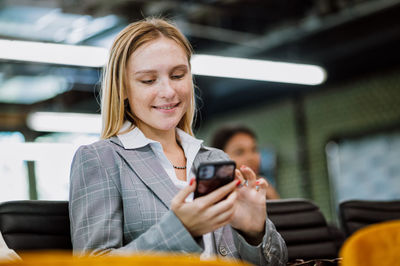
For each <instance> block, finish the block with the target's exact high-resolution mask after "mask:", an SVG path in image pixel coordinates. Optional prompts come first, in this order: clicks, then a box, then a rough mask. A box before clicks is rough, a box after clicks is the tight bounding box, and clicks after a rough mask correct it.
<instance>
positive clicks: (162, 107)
mask: <svg viewBox="0 0 400 266" xmlns="http://www.w3.org/2000/svg"><path fill="white" fill-rule="evenodd" d="M178 105H179V103H174V104H163V105H158V106H153V108H156V109H160V110H171V109H174V108H175V107H177V106H178Z"/></svg>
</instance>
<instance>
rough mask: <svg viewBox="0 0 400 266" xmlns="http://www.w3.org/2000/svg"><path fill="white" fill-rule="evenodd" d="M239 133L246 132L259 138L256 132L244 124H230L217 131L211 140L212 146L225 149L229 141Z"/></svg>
mask: <svg viewBox="0 0 400 266" xmlns="http://www.w3.org/2000/svg"><path fill="white" fill-rule="evenodd" d="M238 133H244V134H247V135H249V136H251V137H252V138H254V139H257V136H256V134H255V133H254V132H253V131H252V130H251V129H249V128H248V127H246V126H242V125H229V126H224V127H221V128H220V129H218V130H217V131H216V132H215V134H214V136H213V139H212V140H211V146H212V147H214V148H217V149H220V150H225V146H226V144H227V143H228V141H229V140H230V139H231V138H232V137H233V136H235V135H236V134H238Z"/></svg>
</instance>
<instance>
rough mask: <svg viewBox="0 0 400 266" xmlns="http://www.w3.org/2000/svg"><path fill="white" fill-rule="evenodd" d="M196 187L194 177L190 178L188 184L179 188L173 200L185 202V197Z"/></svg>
mask: <svg viewBox="0 0 400 266" xmlns="http://www.w3.org/2000/svg"><path fill="white" fill-rule="evenodd" d="M195 188H196V178H194V177H193V178H192V179H190V182H189V185H188V186H186V187H184V188H183V189H181V190H180V191H179V192H178V194H176V196H175V197H174V200H175V201H176V202H179V203H183V202H185V199H186V198H187V197H188V196H189V195H190V193H192V192H194V190H195Z"/></svg>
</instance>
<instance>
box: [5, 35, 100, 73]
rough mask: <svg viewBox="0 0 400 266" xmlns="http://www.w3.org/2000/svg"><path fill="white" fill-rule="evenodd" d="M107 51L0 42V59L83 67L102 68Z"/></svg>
mask: <svg viewBox="0 0 400 266" xmlns="http://www.w3.org/2000/svg"><path fill="white" fill-rule="evenodd" d="M107 55H108V51H107V49H105V48H103V47H95V46H80V45H67V44H55V43H43V42H27V41H11V40H0V59H6V60H16V61H29V62H38V63H48V64H59V65H72V66H84V67H102V66H104V64H105V63H106V62H107Z"/></svg>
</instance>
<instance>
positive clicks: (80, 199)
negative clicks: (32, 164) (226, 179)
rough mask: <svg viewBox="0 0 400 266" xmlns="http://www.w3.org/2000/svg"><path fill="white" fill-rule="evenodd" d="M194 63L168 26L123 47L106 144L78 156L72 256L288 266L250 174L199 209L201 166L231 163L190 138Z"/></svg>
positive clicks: (130, 35) (114, 63) (108, 96)
mask: <svg viewBox="0 0 400 266" xmlns="http://www.w3.org/2000/svg"><path fill="white" fill-rule="evenodd" d="M191 54H192V50H191V46H190V44H189V43H188V41H187V40H186V39H185V37H184V36H183V35H182V33H181V32H180V31H179V30H178V29H177V28H176V27H175V26H173V25H172V24H170V23H169V22H167V21H165V20H162V19H146V20H143V21H139V22H136V23H132V24H130V25H128V26H127V27H126V28H125V29H123V30H122V31H121V32H120V34H119V35H118V36H117V37H116V39H115V41H114V44H113V46H112V48H111V53H110V58H109V62H108V65H107V67H106V70H105V75H104V80H103V88H102V90H103V91H102V94H103V95H102V118H103V129H102V134H101V136H102V140H100V141H98V142H96V143H93V144H91V145H87V146H82V147H80V148H79V149H78V151H77V152H76V154H75V157H74V160H73V163H72V168H71V183H70V201H69V202H70V206H69V207H70V219H71V234H72V243H73V248H74V252H75V254H82V253H84V252H89V253H91V254H93V255H105V254H122V253H131V252H140V251H162V252H180V253H198V254H201V256H202V257H210V256H213V255H216V254H219V255H221V256H229V257H234V258H238V259H243V260H246V261H249V262H251V263H254V264H257V265H285V263H286V260H287V250H286V246H285V243H284V241H283V240H282V238H281V236H280V235H279V233H277V231H276V230H275V227H274V225H273V224H272V223H271V221H270V220H268V218H267V217H266V204H265V193H266V187H267V184H266V183H265V182H264V181H261V182H258V183H257V181H256V175H255V174H254V172H253V171H252V170H251V169H250V168H247V167H243V168H241V169H240V170H237V171H236V179H235V180H234V181H233V182H231V183H229V184H228V185H225V186H223V187H221V188H219V189H217V190H215V191H214V192H212V193H210V194H208V195H206V196H203V197H199V198H196V199H195V200H193V199H192V196H191V195H192V194H193V193H192V192H193V191H194V190H195V187H196V184H195V183H196V182H195V179H193V177H194V170H195V169H196V168H197V166H198V165H199V164H200V163H201V162H206V161H221V160H227V159H229V158H228V156H227V155H226V154H225V153H223V152H222V151H220V150H216V149H211V148H208V147H205V146H203V144H202V141H201V140H198V139H196V138H194V137H193V133H192V129H191V126H192V121H193V116H194V113H195V101H194V90H193V81H192V75H191V70H190V58H191ZM245 180H247V181H248V182H246V183H248V185H247V186H240V184H241V183H244V181H245ZM256 187H257V188H259V189H256Z"/></svg>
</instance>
